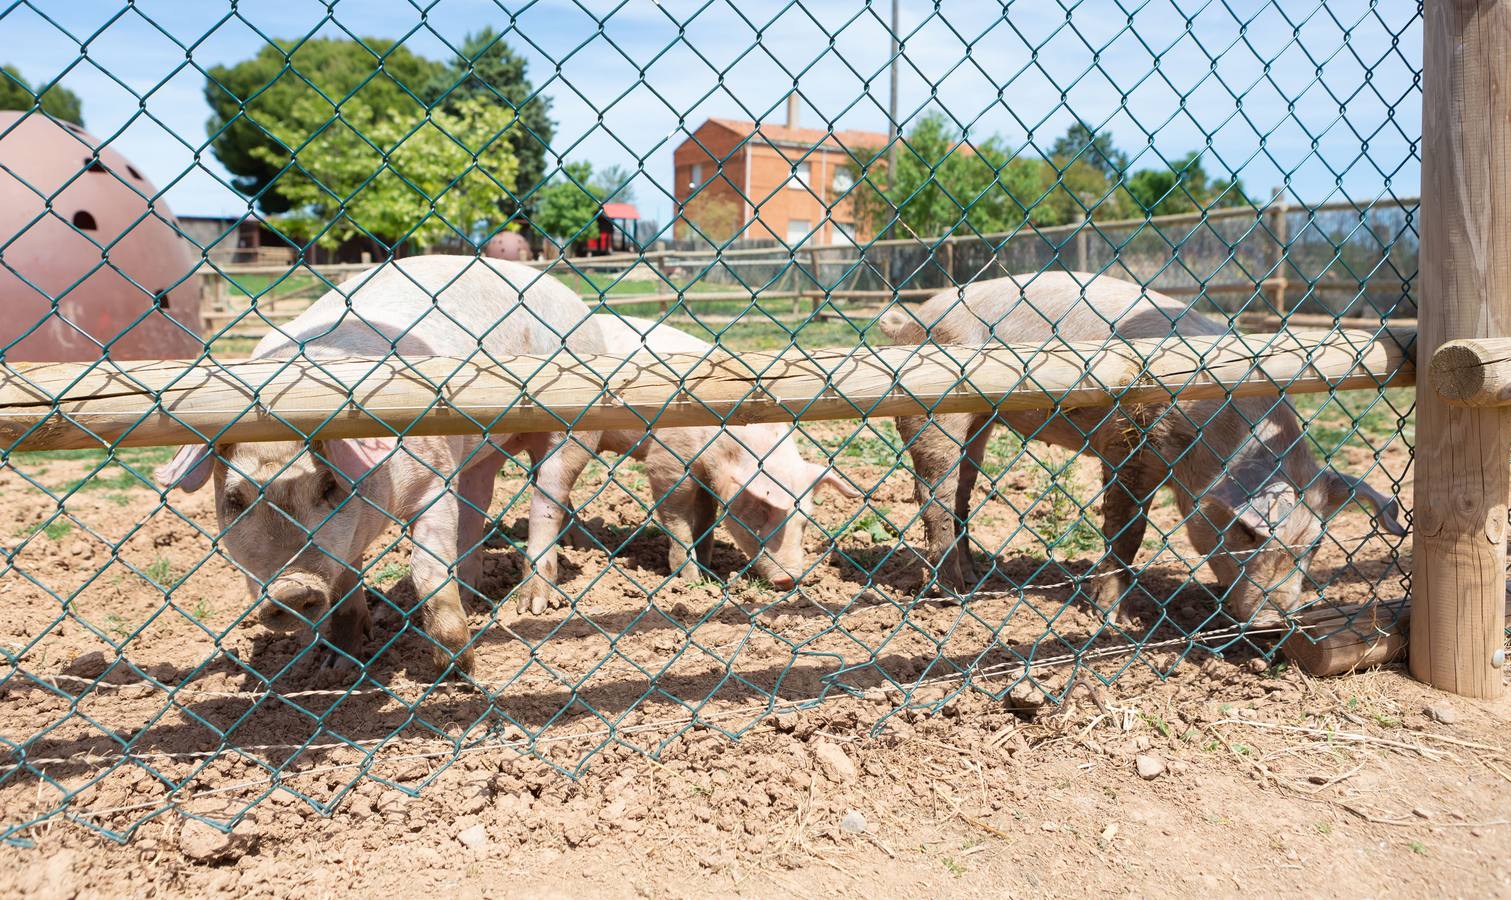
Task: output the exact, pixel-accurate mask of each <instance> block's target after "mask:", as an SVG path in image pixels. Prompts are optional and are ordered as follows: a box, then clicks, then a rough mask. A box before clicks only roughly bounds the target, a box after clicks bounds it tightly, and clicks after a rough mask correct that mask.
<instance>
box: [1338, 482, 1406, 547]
mask: <svg viewBox="0 0 1511 900" xmlns="http://www.w3.org/2000/svg"><path fill="white" fill-rule="evenodd" d="M1322 479H1323V486H1324V487H1325V488H1326V491H1327V494H1326V496H1327V500H1326V502H1325V503H1324V504H1323V510H1324V512H1325V513H1326V514H1327V515H1329V516H1331V515H1333V514H1334V513H1336V512H1337V511H1338V510H1339V509H1341V508H1342V507H1343V505H1344V504H1346V503H1348V502H1349V501H1350V500H1358V501H1359V502H1360V503H1363V504H1364V505H1365V506H1368V507H1369V508H1370V509H1372V510H1373V511H1374V514H1375V525H1376V526H1377V527H1379V528H1382V529H1384V530H1385V531H1388V532H1390V533H1391V534H1393V535H1395V536H1396V537H1403V536H1405V534H1406V526H1405V525H1402V524H1401V519H1400V514H1401V504H1399V503H1397V502H1396V499H1395V498H1394V497H1390V496H1387V495H1385V494H1382V493H1380V492H1379V491H1377V490H1375V489H1374V488H1372V487H1370V486H1369V483H1368V482H1366V481H1365V480H1364V479H1362V478H1350V477H1349V476H1347V475H1344V474H1343V473H1342V472H1339V471H1338V470H1337V469H1331V468H1330V469H1328V470H1327V471H1326V472H1325V473H1324V474H1323V476H1322Z"/></svg>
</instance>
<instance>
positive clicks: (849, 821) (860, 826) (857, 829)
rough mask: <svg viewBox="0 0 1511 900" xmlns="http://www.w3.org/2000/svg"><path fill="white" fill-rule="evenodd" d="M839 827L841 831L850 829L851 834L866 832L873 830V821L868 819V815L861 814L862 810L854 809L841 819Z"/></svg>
mask: <svg viewBox="0 0 1511 900" xmlns="http://www.w3.org/2000/svg"><path fill="white" fill-rule="evenodd" d="M839 827H840V830H841V831H848V832H850V833H851V834H865V833H866V832H867V831H870V830H871V823H869V822H867V821H866V817H865V816H863V815H861V812H860V810H858V809H852V810H850V811H849V812H847V813H845V817H844V818H842V819H840V820H839Z"/></svg>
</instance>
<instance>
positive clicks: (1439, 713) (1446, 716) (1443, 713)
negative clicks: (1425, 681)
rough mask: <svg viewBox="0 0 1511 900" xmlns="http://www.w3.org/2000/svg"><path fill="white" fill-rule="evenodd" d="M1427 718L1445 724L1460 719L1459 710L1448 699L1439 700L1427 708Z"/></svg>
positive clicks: (1450, 723)
mask: <svg viewBox="0 0 1511 900" xmlns="http://www.w3.org/2000/svg"><path fill="white" fill-rule="evenodd" d="M1426 713H1427V718H1429V719H1432V720H1433V721H1434V722H1441V723H1443V724H1444V725H1452V724H1453V723H1454V722H1457V721H1458V720H1459V711H1458V710H1456V709H1454V708H1453V704H1452V703H1449V702H1448V701H1447V700H1439V701H1438V702H1436V703H1434V704H1432V705H1431V706H1429V707H1427V709H1426Z"/></svg>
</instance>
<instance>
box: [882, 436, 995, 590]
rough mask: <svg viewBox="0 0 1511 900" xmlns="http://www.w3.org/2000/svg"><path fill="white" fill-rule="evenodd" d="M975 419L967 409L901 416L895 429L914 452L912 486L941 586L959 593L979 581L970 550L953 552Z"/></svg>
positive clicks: (956, 538)
mask: <svg viewBox="0 0 1511 900" xmlns="http://www.w3.org/2000/svg"><path fill="white" fill-rule="evenodd" d="M976 418H977V417H976V416H972V415H970V414H968V413H954V414H950V415H943V416H934V417H932V418H928V417H924V416H899V417H898V418H897V431H898V433H899V434H901V436H902V439H903V442H904V443H905V444H906V445H907V448H908V453H909V455H911V456H912V457H913V473H914V476H915V480H914V484H913V487H914V491H915V493H916V495H917V497H918V505H919V507H920V509H921V512H920V516H921V517H922V519H923V528H924V534H925V539H926V541H927V543H928V560H929V562H930V564H932V565H933V567H934V571H935V573H936V574H937V576H938V579H939V581H940V583H941V584H942V585H943V587H945V588H946V589H947V590H949V591H952V592H954V593H956V594H961V593H964V592H965V591H966V590H968V589H969V588H970V587H971V586H973V585H974V584H975V583H976V577H975V570H974V567H973V566H972V565H971V559H970V555H969V554H964V555H962V554H960V553H957V552H955V551H956V547H957V545H958V544H959V541H960V521H959V519H958V518H957V517H956V514H955V511H954V504H955V499H956V497H957V496H958V493H959V488H960V468H961V458H962V457H963V456H964V454H965V451H966V445H967V442H968V441H969V439H970V434H971V423H972V422H973V420H975V419H976Z"/></svg>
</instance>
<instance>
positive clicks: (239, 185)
mask: <svg viewBox="0 0 1511 900" xmlns="http://www.w3.org/2000/svg"><path fill="white" fill-rule="evenodd" d="M445 71H446V67H445V66H444V65H443V64H441V63H438V62H435V61H433V60H428V59H425V58H423V57H420V56H417V55H415V54H414V53H413V52H411V51H410V50H408V49H407V48H405V47H403V46H401V45H399V44H396V43H395V42H394V41H389V40H379V39H375V38H363V39H362V40H361V41H360V42H358V41H355V40H334V39H327V38H318V39H314V40H307V41H302V42H299V41H279V42H276V43H275V44H271V45H268V46H265V47H263V48H262V49H261V50H259V51H258V52H257V55H256V56H254V57H252V58H251V59H249V60H245V61H243V62H240V63H237V64H236V65H234V66H215V67H214V68H212V69H210V72H209V78H208V81H207V83H206V85H205V99H206V100H207V101H209V104H210V109H211V110H212V115H211V116H210V121H209V123H208V125H207V128H208V131H209V134H210V138H211V145H212V147H213V149H214V152H215V156H216V158H217V159H219V160H220V162H221V164H222V165H224V166H225V167H226V169H227V170H229V171H230V172H231V174H232V175H233V176H235V178H234V179H233V181H232V184H233V186H234V187H235V188H236V190H238V191H240V192H241V193H243V194H245V195H247V196H248V197H255V198H257V203H258V206H260V207H261V208H262V209H263V210H264V211H267V212H282V211H284V210H287V209H290V208H292V207H293V206H294V205H295V203H296V200H295V198H296V197H305V196H307V195H308V191H307V190H306V188H305V187H303V186H302V184H301V182H303V180H304V179H303V176H301V175H300V174H299V173H298V172H285V167H286V166H287V165H288V162H289V159H290V152H289V151H290V150H298V149H299V148H300V147H303V146H304V145H305V144H306V143H307V142H309V141H310V140H311V139H313V138H315V137H316V136H317V135H319V134H321V133H322V129H326V128H327V126H332V127H334V126H336V125H339V124H340V123H341V120H343V119H346V120H350V119H351V117H352V113H353V112H355V111H357V110H368V111H370V110H384V111H385V113H387V114H388V115H390V116H392V119H391V120H390V121H391V122H393V123H394V124H396V125H398V124H400V123H402V125H401V127H403V128H404V130H406V131H408V130H410V129H413V128H415V127H417V126H418V125H419V124H420V123H421V122H423V121H424V119H425V112H426V109H427V107H428V106H429V104H430V103H431V100H432V99H433V97H434V94H433V93H432V92H433V90H434V85H435V84H436V82H437V81H438V80H439V79H440V78H441V76H442V74H443V73H444V72H445ZM511 119H512V115H511ZM339 130H341V129H338V131H339ZM352 149H355V148H352ZM301 158H302V159H304V160H305V161H306V162H309V161H310V156H309V155H308V154H301Z"/></svg>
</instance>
